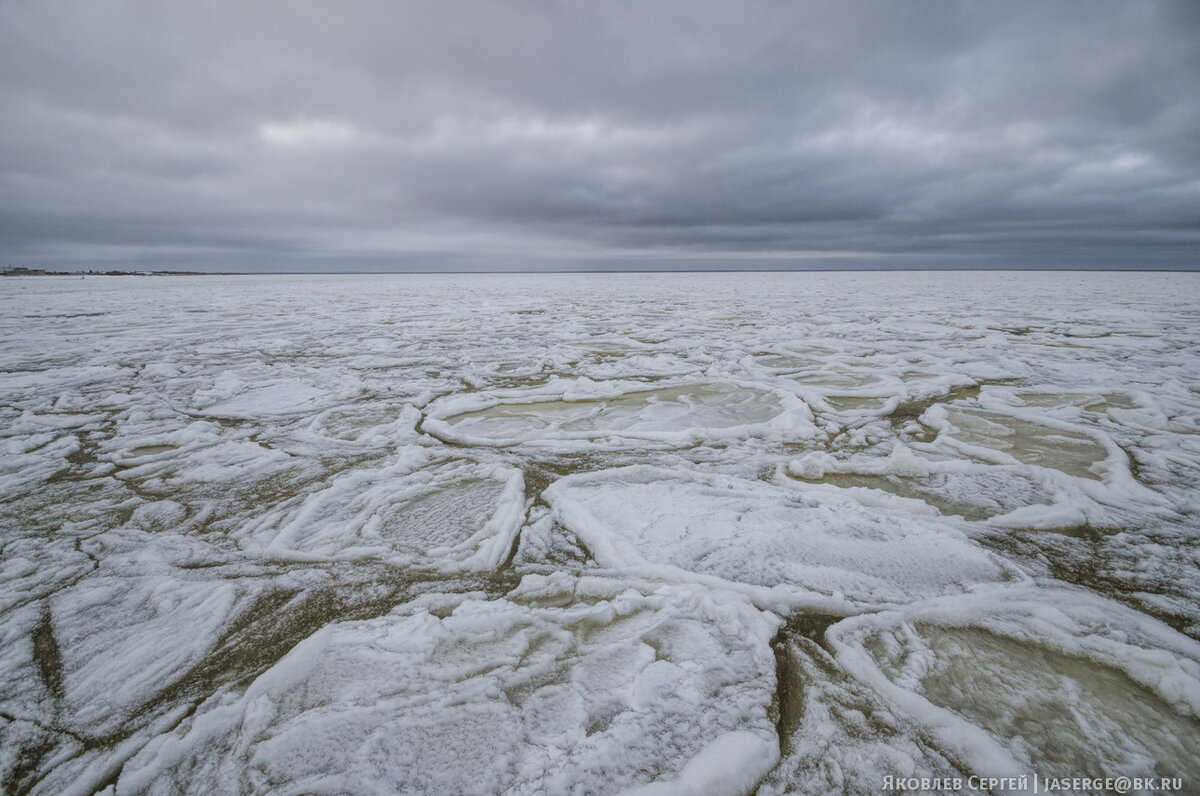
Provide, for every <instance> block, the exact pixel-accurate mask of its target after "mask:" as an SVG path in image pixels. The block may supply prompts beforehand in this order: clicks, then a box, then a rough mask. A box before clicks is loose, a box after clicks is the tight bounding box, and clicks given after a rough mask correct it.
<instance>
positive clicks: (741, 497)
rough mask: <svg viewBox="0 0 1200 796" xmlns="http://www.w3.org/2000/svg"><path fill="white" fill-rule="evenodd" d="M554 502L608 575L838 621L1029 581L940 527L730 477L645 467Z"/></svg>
mask: <svg viewBox="0 0 1200 796" xmlns="http://www.w3.org/2000/svg"><path fill="white" fill-rule="evenodd" d="M543 496H544V497H545V499H546V500H547V501H548V502H549V503H550V505H551V506H552V508H553V510H554V515H555V517H556V518H557V519H558V521H559V522H560V523H562V524H563V525H564V526H566V527H567V528H569V529H570V530H571V531H572V532H574V533H575V534H576V535H577V536H578V537H579V539H580V540H581V541H582V542H583V543H584V544H585V545H586V546H587V548H588V549H589V550H590V552H591V553H592V555H593V556H595V558H596V560H597V561H598V562H600V563H601V564H602V565H605V566H610V567H615V568H619V569H622V570H625V571H630V572H636V573H638V574H641V575H644V576H653V577H658V578H662V579H664V580H671V581H679V580H696V581H700V582H704V583H708V584H710V585H713V586H721V587H725V588H732V589H737V590H739V591H742V592H745V593H747V594H749V595H751V596H752V597H753V599H755V600H756V601H758V602H759V603H760V604H762V605H764V606H770V607H775V608H776V609H781V610H787V608H788V607H790V606H796V605H806V606H809V607H815V608H820V609H823V610H827V611H831V612H838V611H841V612H845V611H847V610H851V608H850V607H851V606H855V607H867V606H880V605H894V604H898V603H905V602H909V601H912V600H914V599H919V598H922V597H929V596H934V595H940V594H948V593H958V592H963V591H967V590H969V589H971V588H973V587H975V586H976V585H978V584H981V583H995V582H999V581H1005V580H1009V579H1011V578H1015V577H1020V575H1019V573H1018V572H1017V571H1016V570H1015V569H1014V568H1011V567H1008V566H1006V565H1004V564H1002V563H1001V561H1000V560H999V559H997V558H996V557H995V556H993V555H992V554H990V553H988V552H986V551H985V550H984V549H983V548H982V547H980V546H978V545H977V544H975V543H974V542H972V541H970V540H968V539H966V538H965V537H963V536H962V535H961V534H960V533H958V532H957V531H955V530H953V529H951V528H949V527H947V526H945V525H942V524H939V523H938V522H937V521H936V520H934V519H932V518H928V517H926V518H915V519H908V518H903V517H896V516H885V515H881V514H878V513H875V512H872V511H869V510H868V509H866V508H864V507H863V506H862V505H860V504H859V503H856V502H854V501H853V500H850V499H844V498H843V499H839V498H838V497H837V496H832V495H820V496H817V495H812V496H809V495H804V494H800V493H797V491H795V490H788V489H783V488H779V487H773V486H769V485H767V484H763V483H759V482H753V481H745V480H742V479H737V478H729V477H724V476H705V475H700V474H696V473H691V472H687V471H679V470H666V469H659V468H653V467H646V466H633V467H626V468H621V469H616V470H605V471H600V472H595V473H587V474H581V475H573V476H568V477H566V478H564V479H562V480H560V481H557V482H555V483H554V484H552V485H551V486H550V487H549V488H548V489H547V490H546V491H545V492H544V493H543Z"/></svg>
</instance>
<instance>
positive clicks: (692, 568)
mask: <svg viewBox="0 0 1200 796" xmlns="http://www.w3.org/2000/svg"><path fill="white" fill-rule="evenodd" d="M0 307H2V309H3V312H2V314H0V328H2V329H3V334H4V340H5V345H4V346H3V347H2V348H0V419H2V421H3V422H2V423H0V435H2V437H3V439H0V445H3V451H4V456H3V458H2V460H0V502H2V503H0V504H2V508H0V781H2V782H3V790H4V791H5V792H13V793H26V792H28V793H54V794H57V793H94V792H106V793H110V794H133V793H178V792H199V791H204V792H212V793H268V792H272V793H275V792H278V793H346V792H387V793H391V792H405V793H449V792H454V793H501V792H503V793H639V794H645V795H646V796H650V795H652V794H691V793H706V794H707V793H728V794H744V793H752V792H755V791H757V792H759V793H763V794H782V793H826V792H846V793H876V792H879V791H880V790H881V789H882V788H883V783H884V777H885V776H887V775H891V776H893V777H914V776H915V777H921V776H925V777H954V776H961V777H964V778H965V777H967V776H970V775H971V774H976V775H981V776H1008V775H1010V774H1015V775H1018V776H1019V775H1022V774H1024V775H1032V774H1033V773H1035V772H1036V773H1037V774H1039V775H1041V776H1043V777H1046V776H1055V777H1071V776H1087V777H1098V776H1099V777H1102V776H1131V777H1150V776H1177V777H1182V778H1183V780H1184V782H1185V787H1184V790H1188V789H1193V790H1194V789H1196V788H1200V757H1198V756H1197V753H1196V749H1197V748H1198V747H1200V645H1198V643H1197V639H1198V638H1200V521H1198V520H1197V517H1200V490H1198V489H1197V486H1196V485H1197V483H1200V280H1198V279H1197V277H1196V276H1195V275H1190V274H1175V275H1171V274H1136V275H1131V274H1119V273H1090V274H1086V275H1080V274H1065V273H1061V274H1053V273H1021V274H1018V273H1004V272H992V273H919V272H911V273H900V272H896V273H840V274H833V273H826V274H814V273H792V274H786V273H777V274H631V275H620V276H617V275H611V274H607V275H536V276H535V275H492V276H455V275H445V276H396V277H387V276H379V277H350V276H344V277H332V276H313V277H299V276H289V277H177V278H125V277H113V278H91V277H89V278H87V279H84V280H77V279H76V280H72V279H61V278H32V277H31V278H21V279H15V278H14V279H7V280H4V284H3V285H2V286H0Z"/></svg>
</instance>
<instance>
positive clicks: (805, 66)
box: [0, 0, 1200, 271]
mask: <svg viewBox="0 0 1200 796" xmlns="http://www.w3.org/2000/svg"><path fill="white" fill-rule="evenodd" d="M0 264H3V265H27V266H41V267H58V268H89V267H136V268H148V267H164V268H197V269H205V270H267V271H274V270H287V271H306V270H368V271H369V270H439V269H476V268H498V269H504V270H510V269H549V268H586V267H602V268H634V267H647V268H711V267H745V268H786V267H846V266H849V267H879V266H891V267H907V268H912V267H948V266H958V267H962V266H968V267H984V266H989V267H1030V266H1068V267H1109V268H1111V267H1187V268H1200V2H1197V0H1182V2H1178V3H1172V2H1141V1H1139V0H1117V1H1114V2H1095V1H1091V2H1082V1H1081V2H1045V1H1044V0H1036V1H1035V2H1011V1H1009V0H1006V1H1005V2H983V1H982V0H980V1H979V2H953V1H952V0H941V1H939V2H911V1H906V2H893V1H889V2H873V3H868V2H852V1H850V0H831V2H805V3H795V2H784V1H783V0H779V2H764V3H755V2H722V3H716V2H698V1H697V0H688V1H687V2H677V3H676V2H671V3H667V2H639V3H614V2H586V3H585V2H561V3H556V2H550V1H549V0H538V1H537V2H533V1H531V2H465V1H464V2H456V1H455V0H430V1H429V2H382V1H381V2H346V1H345V0H339V2H319V3H318V2H296V1H295V0H288V1H287V2H283V1H281V2H274V3H255V2H246V0H236V1H233V2H182V1H181V2H163V0H148V1H147V2H108V1H106V0H79V1H73V0H65V1H64V0H0Z"/></svg>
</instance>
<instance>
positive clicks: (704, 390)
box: [424, 379, 813, 446]
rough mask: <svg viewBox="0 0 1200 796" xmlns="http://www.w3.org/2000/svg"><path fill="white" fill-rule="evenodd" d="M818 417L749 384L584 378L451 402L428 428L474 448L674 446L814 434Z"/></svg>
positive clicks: (432, 415)
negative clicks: (624, 441) (619, 442)
mask: <svg viewBox="0 0 1200 796" xmlns="http://www.w3.org/2000/svg"><path fill="white" fill-rule="evenodd" d="M811 417H812V416H811V413H809V411H808V408H807V407H806V406H805V405H804V403H803V402H802V401H800V400H799V399H798V398H796V397H795V396H794V395H789V394H787V393H786V392H783V391H778V390H772V389H769V388H763V387H762V386H760V385H755V384H749V383H745V384H743V383H737V382H717V383H705V382H686V383H678V384H671V385H663V386H656V387H653V388H648V387H647V385H645V384H643V383H638V382H605V383H597V382H593V381H591V380H590V379H578V380H571V381H566V380H557V381H556V382H554V383H552V384H550V385H547V386H546V387H544V388H537V389H532V390H497V391H494V392H493V393H490V394H487V393H479V394H472V395H465V396H451V397H450V398H447V399H445V400H443V401H441V402H439V403H436V404H434V405H433V406H432V407H431V408H430V410H429V412H428V414H427V416H426V419H425V423H424V428H425V430H426V431H429V432H431V433H433V434H436V435H437V436H439V437H441V438H442V439H446V440H449V441H452V442H456V443H460V444H468V445H517V444H520V443H529V442H536V443H539V444H543V445H546V444H554V443H558V444H562V443H570V442H571V441H584V440H596V439H600V438H606V437H615V438H622V437H627V438H630V439H635V440H646V441H655V442H659V443H662V444H666V445H672V446H674V445H691V444H695V443H696V442H699V441H704V440H706V439H708V438H726V437H739V436H741V437H744V436H747V435H748V434H751V433H770V432H771V431H776V432H780V433H782V432H784V431H789V432H790V433H795V434H808V433H810V432H811V431H812V428H813V427H812V422H811Z"/></svg>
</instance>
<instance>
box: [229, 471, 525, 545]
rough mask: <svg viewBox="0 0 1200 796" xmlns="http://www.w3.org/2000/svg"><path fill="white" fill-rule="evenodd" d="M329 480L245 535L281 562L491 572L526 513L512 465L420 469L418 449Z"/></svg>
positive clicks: (518, 476)
mask: <svg viewBox="0 0 1200 796" xmlns="http://www.w3.org/2000/svg"><path fill="white" fill-rule="evenodd" d="M410 454H411V455H410V456H402V457H401V458H400V460H399V461H398V462H396V463H394V464H392V465H388V466H385V467H380V468H374V469H359V470H353V471H351V472H349V473H346V474H344V475H340V476H337V477H335V478H333V479H332V480H331V481H330V482H329V483H328V484H327V485H326V487H325V488H324V489H321V490H318V491H316V492H314V493H312V494H310V495H309V496H308V497H307V498H306V499H305V500H304V501H303V502H301V503H299V504H298V505H295V504H288V505H286V506H283V507H281V508H278V509H275V510H272V511H269V512H266V513H265V514H264V515H263V517H262V518H261V519H260V520H259V521H258V522H257V523H256V528H255V529H253V530H252V531H251V533H252V534H253V535H254V536H256V537H258V538H259V539H266V538H269V542H268V543H267V544H266V552H267V553H269V554H270V555H272V556H279V557H282V558H296V557H299V558H304V559H309V560H311V559H347V558H366V557H371V558H381V559H384V560H388V561H394V562H396V563H401V564H413V565H417V566H422V567H428V568H432V569H490V568H494V567H496V566H498V565H499V564H500V563H501V562H503V561H504V559H505V558H506V557H507V556H508V553H509V551H510V550H511V548H512V544H513V539H514V538H515V537H516V533H517V530H518V528H519V527H520V524H521V521H522V519H523V517H524V511H525V486H524V479H523V478H522V476H521V472H520V471H519V470H517V469H515V468H512V467H504V466H502V465H487V464H479V463H475V462H468V461H456V462H445V463H441V464H436V465H433V466H428V467H423V468H417V467H416V465H418V464H421V463H424V462H425V457H424V455H423V454H422V453H421V452H410Z"/></svg>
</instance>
